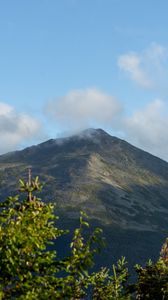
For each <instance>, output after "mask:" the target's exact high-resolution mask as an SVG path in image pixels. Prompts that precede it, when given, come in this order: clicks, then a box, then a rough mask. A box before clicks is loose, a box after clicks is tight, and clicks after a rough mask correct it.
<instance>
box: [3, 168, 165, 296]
mask: <svg viewBox="0 0 168 300" xmlns="http://www.w3.org/2000/svg"><path fill="white" fill-rule="evenodd" d="M41 188H42V186H41V184H40V183H39V180H38V177H37V178H35V179H31V174H29V180H28V182H24V181H22V180H20V193H21V194H22V193H24V194H25V196H24V198H23V197H21V195H20V196H16V197H8V198H7V200H6V201H4V202H1V203H0V299H2V300H3V299H4V300H6V299H29V300H31V299H34V300H35V299H42V300H43V299H44V300H45V299H51V300H52V299H67V300H68V299H71V300H77V299H94V300H106V299H115V300H117V299H125V300H126V299H127V300H128V299H168V255H167V254H168V251H167V242H166V243H165V244H164V245H163V248H162V251H161V255H160V258H159V260H158V261H157V262H156V263H152V262H151V261H149V262H148V263H147V265H146V266H145V267H141V266H136V272H137V275H138V278H137V282H136V283H135V284H133V285H130V284H129V283H128V278H129V273H128V270H127V266H126V262H125V259H124V258H122V259H121V260H119V261H118V263H117V264H116V266H114V265H113V266H112V270H111V271H110V270H108V269H106V268H101V269H100V271H98V272H97V273H94V272H91V268H92V266H93V265H94V254H95V252H97V251H99V249H100V246H101V238H100V235H101V230H100V229H98V228H97V229H95V231H94V232H93V233H92V234H91V235H90V236H89V237H88V238H87V239H84V237H83V231H84V230H85V228H86V227H88V226H89V224H88V222H86V217H87V216H86V215H85V214H84V213H81V216H80V226H79V228H77V229H75V231H74V235H73V238H72V241H71V244H70V248H71V253H70V255H69V256H67V257H65V258H64V259H62V260H59V259H58V258H57V253H56V251H49V250H47V249H48V245H49V244H53V243H54V242H55V240H56V239H58V238H59V237H60V236H62V235H64V234H67V231H63V230H60V229H59V228H57V227H55V222H56V219H57V218H56V217H55V216H54V207H53V205H51V204H45V203H44V202H42V201H41V200H40V199H38V198H36V197H35V196H34V192H36V191H40V190H41Z"/></svg>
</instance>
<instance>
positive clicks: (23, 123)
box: [0, 102, 41, 153]
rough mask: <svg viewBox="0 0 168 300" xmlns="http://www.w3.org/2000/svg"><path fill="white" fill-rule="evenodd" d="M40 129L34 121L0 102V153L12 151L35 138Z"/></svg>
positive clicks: (38, 124)
mask: <svg viewBox="0 0 168 300" xmlns="http://www.w3.org/2000/svg"><path fill="white" fill-rule="evenodd" d="M40 128H41V126H40V123H39V122H38V121H37V120H36V119H34V118H32V117H31V116H29V115H27V114H19V113H17V112H16V111H15V109H14V108H13V107H12V106H10V105H8V104H6V103H3V102H0V140H1V143H0V153H5V152H8V151H11V150H14V149H16V148H17V146H18V145H20V144H21V143H22V142H26V141H30V140H31V139H32V138H33V137H37V136H38V134H39V132H40Z"/></svg>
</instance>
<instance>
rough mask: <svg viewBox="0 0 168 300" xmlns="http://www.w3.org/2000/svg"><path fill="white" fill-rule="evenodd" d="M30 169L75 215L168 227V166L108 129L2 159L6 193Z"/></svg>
mask: <svg viewBox="0 0 168 300" xmlns="http://www.w3.org/2000/svg"><path fill="white" fill-rule="evenodd" d="M28 166H32V170H33V174H34V175H36V174H38V175H39V176H40V178H42V180H43V181H44V182H45V183H46V186H45V192H47V195H46V196H47V199H48V198H49V199H52V201H54V202H56V203H57V205H58V207H59V208H60V209H62V210H64V211H68V213H69V215H73V216H75V212H76V213H78V211H79V210H80V209H83V210H86V211H87V212H88V214H89V215H90V216H91V217H92V218H94V219H97V220H99V221H100V222H103V223H107V224H114V225H117V226H119V227H123V228H134V229H135V228H137V229H138V230H158V228H160V227H161V228H162V229H163V227H164V228H167V225H168V221H167V220H168V163H166V162H165V161H163V160H161V159H159V158H157V157H154V156H153V155H151V154H149V153H147V152H145V151H142V150H140V149H138V148H136V147H134V146H132V145H130V144H129V143H127V142H125V141H123V140H121V139H118V138H116V137H112V136H110V135H109V134H108V133H106V132H105V131H103V130H102V129H87V130H84V131H82V132H81V133H79V134H76V135H73V136H71V137H68V138H62V139H51V140H49V141H47V142H44V143H41V144H39V145H37V146H32V147H29V148H26V149H24V150H22V151H17V152H13V153H10V154H8V155H2V156H1V157H0V174H1V178H2V180H3V188H2V193H4V191H5V190H6V189H7V186H5V183H6V184H7V180H8V181H9V182H10V183H11V184H10V185H9V184H8V186H11V187H12V188H13V184H14V180H15V181H16V176H19V177H22V176H25V173H26V172H27V171H26V170H27V167H28ZM15 175H16V176H15ZM45 194H46V193H45Z"/></svg>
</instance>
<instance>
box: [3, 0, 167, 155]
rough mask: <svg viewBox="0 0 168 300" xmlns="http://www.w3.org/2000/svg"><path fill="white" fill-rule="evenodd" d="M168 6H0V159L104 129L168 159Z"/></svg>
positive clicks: (38, 1)
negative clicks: (89, 130) (78, 133)
mask: <svg viewBox="0 0 168 300" xmlns="http://www.w3.org/2000/svg"><path fill="white" fill-rule="evenodd" d="M167 11H168V2H167V0H160V1H159V0H29V1H23V0H15V1H13V0H5V1H3V0H0V45H1V47H0V54H1V55H0V138H1V145H0V153H5V152H7V151H13V150H16V149H21V148H23V147H25V146H27V145H31V144H36V143H39V142H41V141H44V140H46V139H48V138H55V137H57V136H62V135H66V134H71V133H73V132H76V131H80V130H82V129H84V128H87V127H101V128H104V129H105V130H107V131H108V132H109V133H111V134H113V135H116V136H118V137H121V138H124V139H125V140H127V141H129V142H131V143H133V144H134V145H136V146H138V147H140V148H142V149H144V150H147V151H149V152H151V153H153V154H155V155H157V156H159V157H161V158H164V159H166V160H168V151H167V150H168V134H167V127H168V35H167V28H168V18H167Z"/></svg>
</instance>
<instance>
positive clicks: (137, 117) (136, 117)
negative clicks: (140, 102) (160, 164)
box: [123, 99, 168, 160]
mask: <svg viewBox="0 0 168 300" xmlns="http://www.w3.org/2000/svg"><path fill="white" fill-rule="evenodd" d="M165 111H166V104H165V103H164V102H163V101H161V100H159V99H157V100H154V101H153V102H151V103H149V104H148V105H147V106H146V107H145V108H144V109H142V110H139V111H136V112H134V114H133V115H132V116H131V117H129V118H125V119H124V120H123V124H124V125H123V128H124V131H125V135H126V138H127V139H128V140H129V141H131V142H132V143H133V144H136V145H137V146H138V147H140V148H142V149H145V150H146V151H149V152H150V153H153V154H154V155H156V156H159V157H162V158H164V159H166V160H168V135H167V128H168V118H167V114H166V112H165Z"/></svg>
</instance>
